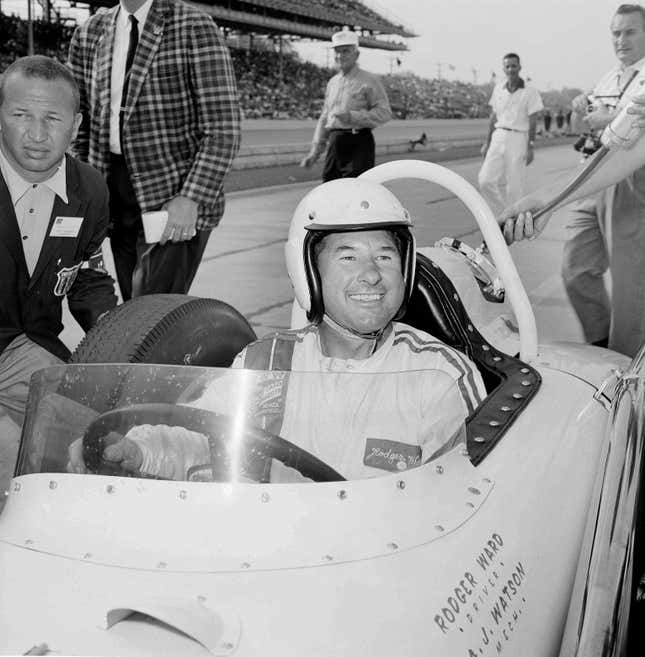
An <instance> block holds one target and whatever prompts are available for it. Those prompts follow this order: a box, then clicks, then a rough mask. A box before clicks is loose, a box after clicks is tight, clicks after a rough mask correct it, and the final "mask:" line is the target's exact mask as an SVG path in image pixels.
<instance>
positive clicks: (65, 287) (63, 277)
mask: <svg viewBox="0 0 645 657" xmlns="http://www.w3.org/2000/svg"><path fill="white" fill-rule="evenodd" d="M82 264H83V263H81V262H79V263H78V264H77V265H74V266H73V267H63V268H62V269H59V270H58V271H57V272H56V285H54V294H55V295H56V296H57V297H64V296H65V295H66V294H67V293H68V292H69V291H70V289H71V287H72V285H74V281H75V280H76V275H77V274H78V270H79V269H80V268H81V265H82Z"/></svg>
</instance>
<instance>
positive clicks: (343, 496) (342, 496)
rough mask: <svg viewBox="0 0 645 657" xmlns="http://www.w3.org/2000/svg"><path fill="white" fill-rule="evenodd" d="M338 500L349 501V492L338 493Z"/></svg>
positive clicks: (341, 491) (340, 491)
mask: <svg viewBox="0 0 645 657" xmlns="http://www.w3.org/2000/svg"><path fill="white" fill-rule="evenodd" d="M338 499H341V500H346V499H347V491H346V490H339V491H338Z"/></svg>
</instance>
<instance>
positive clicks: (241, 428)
mask: <svg viewBox="0 0 645 657" xmlns="http://www.w3.org/2000/svg"><path fill="white" fill-rule="evenodd" d="M465 415H466V412H465V408H464V405H463V402H462V397H461V395H460V393H459V389H458V386H457V385H456V384H455V382H454V381H453V379H452V378H451V377H449V376H448V375H447V374H445V373H444V372H440V371H435V370H424V371H413V372H395V373H374V374H372V373H360V374H359V373H348V372H342V373H335V372H324V373H314V372H278V371H273V372H265V371H256V370H253V371H251V370H243V369H220V368H202V367H186V366H172V365H142V364H135V365H133V364H128V365H126V364H98V365H66V366H60V367H53V368H48V369H46V370H42V371H40V372H38V373H36V374H35V375H34V376H33V377H32V380H31V387H30V394H29V403H28V408H27V418H26V421H25V426H24V430H23V438H22V444H21V449H20V454H19V458H18V466H17V474H18V475H21V474H29V473H35V472H48V473H53V472H75V473H79V474H102V475H118V476H133V477H151V478H157V479H171V480H177V481H182V480H184V481H243V482H262V483H268V482H270V483H284V482H296V481H303V482H306V481H335V480H341V479H362V478H368V477H374V476H379V475H384V474H387V473H389V472H401V471H404V470H407V469H408V468H413V467H417V466H419V465H421V464H422V463H424V462H426V461H428V460H431V459H433V458H436V457H438V456H440V455H441V454H443V453H445V452H447V451H449V450H451V449H453V448H456V447H459V448H461V449H464V448H465V431H464V417H465Z"/></svg>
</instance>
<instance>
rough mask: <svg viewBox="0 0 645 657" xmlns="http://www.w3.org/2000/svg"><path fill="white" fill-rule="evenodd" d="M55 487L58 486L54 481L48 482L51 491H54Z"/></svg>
mask: <svg viewBox="0 0 645 657" xmlns="http://www.w3.org/2000/svg"><path fill="white" fill-rule="evenodd" d="M56 486H58V484H57V483H56V482H55V481H50V482H49V488H50V489H51V490H54V488H56Z"/></svg>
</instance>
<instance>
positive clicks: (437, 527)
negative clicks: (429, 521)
mask: <svg viewBox="0 0 645 657" xmlns="http://www.w3.org/2000/svg"><path fill="white" fill-rule="evenodd" d="M434 528H435V529H436V530H437V531H438V532H442V531H444V528H443V526H442V525H435V526H434Z"/></svg>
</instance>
